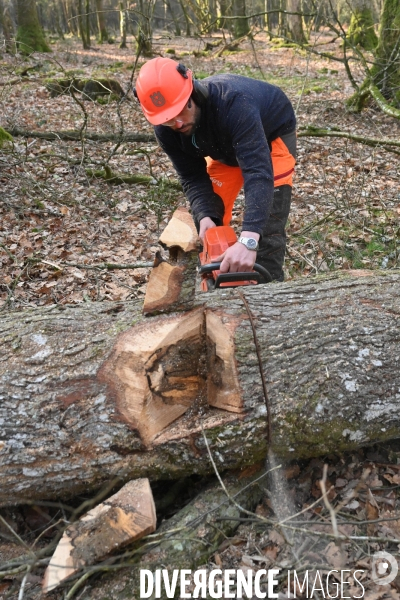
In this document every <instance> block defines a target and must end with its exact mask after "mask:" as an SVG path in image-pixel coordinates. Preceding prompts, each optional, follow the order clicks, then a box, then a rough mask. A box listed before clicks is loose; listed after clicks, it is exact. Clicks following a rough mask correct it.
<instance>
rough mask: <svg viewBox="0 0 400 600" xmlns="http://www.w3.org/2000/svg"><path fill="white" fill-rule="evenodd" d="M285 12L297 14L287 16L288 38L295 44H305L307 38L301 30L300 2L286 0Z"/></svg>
mask: <svg viewBox="0 0 400 600" xmlns="http://www.w3.org/2000/svg"><path fill="white" fill-rule="evenodd" d="M287 10H288V11H289V12H291V13H297V14H290V15H287V25H288V37H289V38H290V39H291V40H293V41H294V42H296V43H297V44H305V43H306V42H307V38H306V36H305V34H304V29H303V17H302V15H301V0H287Z"/></svg>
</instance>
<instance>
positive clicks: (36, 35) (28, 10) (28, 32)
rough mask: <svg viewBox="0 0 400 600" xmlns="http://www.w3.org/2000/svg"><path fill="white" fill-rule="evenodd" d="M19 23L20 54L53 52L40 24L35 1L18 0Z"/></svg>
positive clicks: (18, 44) (18, 40)
mask: <svg viewBox="0 0 400 600" xmlns="http://www.w3.org/2000/svg"><path fill="white" fill-rule="evenodd" d="M17 23H18V29H17V46H18V50H19V52H21V53H22V54H30V53H31V52H51V50H50V47H49V46H48V44H47V42H46V40H45V37H44V33H43V30H42V27H41V25H40V23H39V18H38V14H37V9H36V2H35V0H17Z"/></svg>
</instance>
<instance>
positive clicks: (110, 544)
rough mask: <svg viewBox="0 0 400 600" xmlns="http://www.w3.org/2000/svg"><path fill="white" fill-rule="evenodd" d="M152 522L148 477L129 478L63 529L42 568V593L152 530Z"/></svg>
mask: <svg viewBox="0 0 400 600" xmlns="http://www.w3.org/2000/svg"><path fill="white" fill-rule="evenodd" d="M156 521H157V519H156V511H155V506H154V500H153V494H152V492H151V488H150V484H149V480H148V479H137V480H135V481H129V482H128V483H127V484H125V485H124V487H123V488H121V489H120V490H119V492H117V493H116V494H114V496H111V498H108V500H106V501H105V502H102V503H101V504H99V505H98V506H96V507H95V508H93V509H92V510H90V511H89V512H88V513H87V514H86V515H84V516H83V517H82V518H81V519H80V520H79V521H77V522H76V523H74V524H73V525H70V526H69V527H68V528H67V529H66V530H65V532H64V535H63V536H62V538H61V540H60V541H59V543H58V545H57V548H56V550H55V552H54V554H53V556H52V558H51V560H50V563H49V566H48V567H47V569H46V572H45V575H44V579H43V592H44V593H47V592H50V591H51V590H53V589H55V588H56V587H57V586H58V585H59V584H60V583H61V582H62V581H64V580H65V579H68V578H69V577H71V576H72V575H74V574H75V573H76V572H77V571H79V570H80V569H82V568H83V567H87V566H89V565H93V564H95V563H96V562H100V561H101V560H104V559H105V558H107V557H108V556H109V555H110V554H112V553H114V552H116V551H117V550H119V549H121V548H123V547H125V546H127V545H128V544H130V543H132V542H134V541H136V540H140V539H141V538H142V537H144V536H146V535H148V534H149V533H152V532H153V531H155V529H156Z"/></svg>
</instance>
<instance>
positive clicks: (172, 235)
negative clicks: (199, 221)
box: [159, 207, 198, 252]
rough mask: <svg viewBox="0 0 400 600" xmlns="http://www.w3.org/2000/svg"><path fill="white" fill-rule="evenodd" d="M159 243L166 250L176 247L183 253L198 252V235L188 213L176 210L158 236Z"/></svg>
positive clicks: (184, 209) (183, 209)
mask: <svg viewBox="0 0 400 600" xmlns="http://www.w3.org/2000/svg"><path fill="white" fill-rule="evenodd" d="M159 241H160V243H161V244H163V245H164V246H166V247H167V248H173V247H175V246H178V247H179V248H181V249H182V250H183V251H184V252H192V251H194V250H198V234H197V230H196V226H195V224H194V221H193V219H192V216H191V214H190V213H189V211H188V210H187V209H186V208H184V207H180V208H178V209H177V210H176V211H175V212H174V214H173V215H172V218H171V220H170V221H169V223H168V225H167V226H166V228H165V229H164V231H163V232H162V234H161V236H160V240H159Z"/></svg>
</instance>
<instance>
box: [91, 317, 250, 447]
mask: <svg viewBox="0 0 400 600" xmlns="http://www.w3.org/2000/svg"><path fill="white" fill-rule="evenodd" d="M239 323H240V319H236V318H233V319H229V318H228V317H227V316H224V315H223V314H222V313H221V314H218V313H211V312H205V311H204V310H203V308H200V309H197V310H194V311H191V312H189V313H186V314H177V315H172V316H168V317H167V316H165V317H160V318H158V319H156V320H155V321H153V323H152V326H151V328H150V329H149V327H148V322H147V321H145V322H143V323H142V324H141V325H138V326H136V327H135V328H132V329H129V330H128V331H127V332H125V333H123V334H122V335H121V336H120V337H119V339H118V342H117V344H116V345H115V347H114V350H113V352H112V354H111V356H110V357H109V358H108V360H107V361H106V362H105V364H104V365H103V366H102V368H101V370H100V373H99V378H100V380H101V381H104V382H105V383H107V385H108V386H109V388H111V389H112V390H113V391H112V393H113V396H114V398H115V399H116V404H117V406H118V409H119V413H120V415H121V416H122V418H123V419H124V421H125V422H126V423H129V424H130V425H131V426H132V427H134V428H135V429H137V430H138V431H139V433H140V436H141V439H142V440H143V442H144V443H145V444H147V445H148V444H150V443H151V442H152V441H153V440H154V439H155V438H156V437H157V436H158V435H159V434H160V433H161V432H163V431H164V430H165V429H166V428H167V427H168V425H170V424H171V423H173V422H174V421H176V420H177V419H178V418H179V417H181V416H182V415H183V414H184V413H186V411H187V410H188V409H189V408H191V410H192V411H199V410H201V408H202V406H203V407H208V406H214V407H217V408H221V409H223V410H227V411H230V412H241V410H242V408H243V402H242V399H241V393H240V390H239V383H238V379H237V376H236V368H235V361H234V356H233V349H234V344H233V337H234V334H235V330H236V327H237V325H238V324H239Z"/></svg>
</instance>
